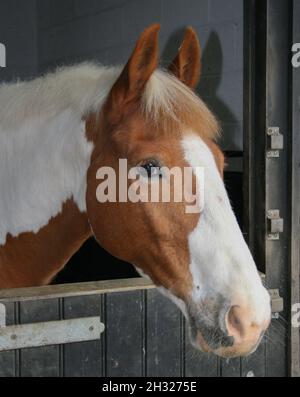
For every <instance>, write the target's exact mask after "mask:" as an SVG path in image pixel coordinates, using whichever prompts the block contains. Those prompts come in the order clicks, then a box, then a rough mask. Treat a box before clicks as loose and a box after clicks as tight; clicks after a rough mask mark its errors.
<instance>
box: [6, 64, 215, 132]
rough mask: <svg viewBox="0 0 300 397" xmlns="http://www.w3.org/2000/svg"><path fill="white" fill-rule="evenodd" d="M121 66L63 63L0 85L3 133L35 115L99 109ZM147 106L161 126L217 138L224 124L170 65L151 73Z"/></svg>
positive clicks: (149, 114) (146, 110)
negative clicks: (169, 69)
mask: <svg viewBox="0 0 300 397" xmlns="http://www.w3.org/2000/svg"><path fill="white" fill-rule="evenodd" d="M121 69H122V68H121V67H105V66H103V65H99V64H96V63H82V64H79V65H74V66H66V67H60V68H57V69H56V70H55V71H54V72H52V73H48V74H46V75H44V76H41V77H39V78H36V79H34V80H31V81H25V82H20V81H17V82H15V83H4V84H1V85H0V133H1V130H3V129H4V130H6V129H10V130H11V129H16V128H18V127H20V126H21V125H22V124H23V123H24V122H26V121H29V122H30V120H39V119H43V120H44V119H45V118H46V119H48V118H51V117H55V116H56V115H57V114H60V113H62V112H63V111H65V110H67V109H68V110H71V111H74V112H75V113H76V114H77V115H79V116H81V117H84V116H86V115H87V114H89V113H91V112H97V111H99V109H100V108H101V107H102V105H103V103H104V102H105V100H106V98H107V95H108V93H109V91H110V89H111V87H112V85H113V84H114V82H115V81H116V79H117V78H118V76H119V74H120V72H121ZM141 111H142V112H143V114H144V115H145V116H146V117H147V118H148V119H149V120H151V121H152V122H153V123H154V124H155V126H156V127H157V130H158V131H160V133H162V132H163V131H170V130H172V131H178V132H182V131H183V130H184V127H192V128H193V129H194V130H195V131H197V132H198V133H199V134H200V135H201V136H204V137H208V138H212V139H214V138H216V137H217V136H218V132H219V125H218V122H217V120H216V118H215V117H214V116H213V114H212V113H211V112H210V110H209V109H208V108H207V106H206V105H205V104H204V102H203V101H202V100H201V99H200V98H199V97H198V96H197V95H196V94H195V93H194V92H193V91H192V90H190V89H189V88H188V87H187V86H185V85H184V84H183V83H181V82H180V81H179V80H178V79H177V78H175V77H174V76H173V75H171V74H170V73H168V72H167V71H164V70H161V69H157V70H156V71H155V72H154V73H153V75H152V76H151V78H150V79H149V81H148V83H147V85H146V89H145V91H144V95H143V97H142V101H141Z"/></svg>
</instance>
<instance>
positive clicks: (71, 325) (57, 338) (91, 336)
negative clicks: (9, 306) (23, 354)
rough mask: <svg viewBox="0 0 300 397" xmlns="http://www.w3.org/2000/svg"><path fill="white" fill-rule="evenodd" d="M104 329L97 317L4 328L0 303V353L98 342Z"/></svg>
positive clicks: (4, 321)
mask: <svg viewBox="0 0 300 397" xmlns="http://www.w3.org/2000/svg"><path fill="white" fill-rule="evenodd" d="M104 328H105V327H104V324H103V323H101V322H100V318H99V317H84V318H76V319H71V320H61V321H48V322H41V323H33V324H21V325H11V326H6V308H5V305H3V304H2V303H0V351H6V350H15V349H22V348H28V347H39V346H49V345H60V344H65V343H75V342H84V341H91V340H98V339H100V335H101V333H102V332H103V331H104Z"/></svg>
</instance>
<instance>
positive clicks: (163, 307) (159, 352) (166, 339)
mask: <svg viewBox="0 0 300 397" xmlns="http://www.w3.org/2000/svg"><path fill="white" fill-rule="evenodd" d="M181 327H182V321H181V313H180V310H179V309H178V308H177V307H176V306H175V305H174V303H172V302H171V301H170V300H169V299H167V298H166V297H164V296H162V295H161V294H160V293H159V292H158V291H157V290H149V291H147V293H146V352H147V353H146V354H147V361H146V363H147V364H146V375H147V376H166V377H167V376H169V377H173V376H181V365H182V363H181V351H182V348H183V346H182V337H181V336H182V329H181Z"/></svg>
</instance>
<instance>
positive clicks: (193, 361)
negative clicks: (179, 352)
mask: <svg viewBox="0 0 300 397" xmlns="http://www.w3.org/2000/svg"><path fill="white" fill-rule="evenodd" d="M185 339H186V342H185V376H186V377H216V376H218V375H219V359H218V357H217V356H215V355H214V354H207V353H202V352H201V351H199V350H198V349H195V348H194V347H193V346H192V345H191V343H190V341H189V331H188V329H187V328H186V336H185Z"/></svg>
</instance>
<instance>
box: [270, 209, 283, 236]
mask: <svg viewBox="0 0 300 397" xmlns="http://www.w3.org/2000/svg"><path fill="white" fill-rule="evenodd" d="M267 219H268V230H267V239H268V240H279V234H280V233H282V232H283V218H280V212H279V210H277V209H276V210H268V211H267Z"/></svg>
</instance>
